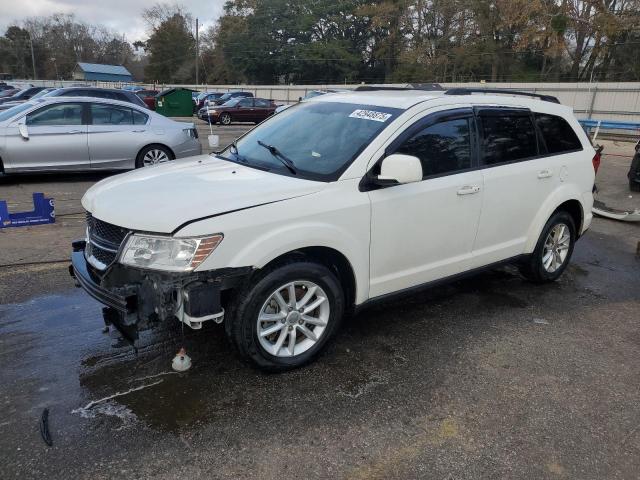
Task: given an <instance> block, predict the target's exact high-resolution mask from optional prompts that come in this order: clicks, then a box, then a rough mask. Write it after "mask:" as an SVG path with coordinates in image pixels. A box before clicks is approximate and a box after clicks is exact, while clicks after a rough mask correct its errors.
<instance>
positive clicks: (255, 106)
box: [200, 98, 277, 125]
mask: <svg viewBox="0 0 640 480" xmlns="http://www.w3.org/2000/svg"><path fill="white" fill-rule="evenodd" d="M276 107H277V105H276V104H275V103H273V100H267V99H265V98H233V99H231V100H229V101H228V102H227V103H224V104H222V105H218V106H215V107H209V108H208V110H207V109H206V107H205V108H204V109H202V110H201V112H202V116H201V117H200V118H202V119H203V120H207V117H208V119H209V121H210V122H211V123H218V122H220V123H221V124H222V125H229V124H230V123H231V122H254V123H259V122H261V121H263V120H264V119H265V118H267V117H269V116H271V115H273V112H275V111H276ZM203 110H204V111H203Z"/></svg>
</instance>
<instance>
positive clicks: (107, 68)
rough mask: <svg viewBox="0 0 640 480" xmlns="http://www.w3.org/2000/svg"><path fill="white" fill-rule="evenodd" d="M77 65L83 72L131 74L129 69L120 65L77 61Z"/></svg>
mask: <svg viewBox="0 0 640 480" xmlns="http://www.w3.org/2000/svg"><path fill="white" fill-rule="evenodd" d="M78 66H79V67H80V68H81V69H82V71H83V72H88V73H105V74H107V75H127V76H131V73H129V70H127V69H126V68H124V67H123V66H122V65H102V64H99V63H83V62H78Z"/></svg>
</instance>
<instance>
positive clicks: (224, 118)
mask: <svg viewBox="0 0 640 480" xmlns="http://www.w3.org/2000/svg"><path fill="white" fill-rule="evenodd" d="M220 125H231V115H230V114H228V113H227V112H224V113H223V114H222V115H220Z"/></svg>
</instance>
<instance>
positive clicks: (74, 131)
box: [67, 130, 83, 134]
mask: <svg viewBox="0 0 640 480" xmlns="http://www.w3.org/2000/svg"><path fill="white" fill-rule="evenodd" d="M67 133H71V134H73V133H83V131H82V130H69V131H68V132H67Z"/></svg>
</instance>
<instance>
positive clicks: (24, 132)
mask: <svg viewBox="0 0 640 480" xmlns="http://www.w3.org/2000/svg"><path fill="white" fill-rule="evenodd" d="M18 131H19V132H20V136H21V137H22V138H23V140H29V129H28V128H27V124H26V122H25V120H24V119H22V120H20V123H18Z"/></svg>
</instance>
